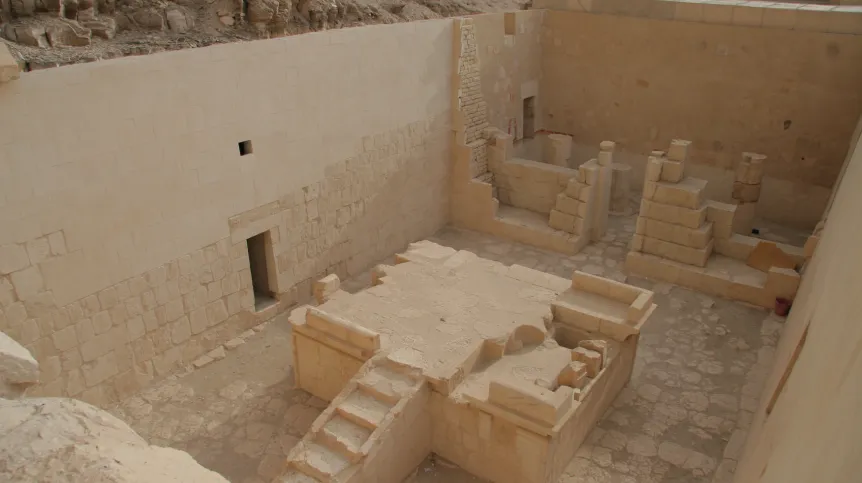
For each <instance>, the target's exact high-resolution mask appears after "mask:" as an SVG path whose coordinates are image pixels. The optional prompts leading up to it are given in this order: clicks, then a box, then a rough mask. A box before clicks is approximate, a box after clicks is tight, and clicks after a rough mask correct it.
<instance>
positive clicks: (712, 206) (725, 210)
mask: <svg viewBox="0 0 862 483" xmlns="http://www.w3.org/2000/svg"><path fill="white" fill-rule="evenodd" d="M735 215H736V205H731V204H729V203H720V202H718V201H712V200H709V201H707V202H706V219H707V220H708V221H710V222H712V233H713V235H714V236H715V237H716V238H721V239H725V238H730V237H731V236H733V217H734V216H735Z"/></svg>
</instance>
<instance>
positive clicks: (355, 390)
mask: <svg viewBox="0 0 862 483" xmlns="http://www.w3.org/2000/svg"><path fill="white" fill-rule="evenodd" d="M423 389H425V390H424V391H423ZM425 401H427V385H426V383H425V380H424V378H422V377H421V376H420V375H415V374H411V373H410V369H409V368H405V367H402V366H399V365H397V364H396V363H394V362H393V361H391V360H389V359H388V358H379V357H378V358H373V359H370V360H369V361H368V362H366V363H365V365H364V366H363V367H362V368H361V369H360V370H359V372H358V373H357V375H356V376H355V377H354V378H353V379H351V380H350V382H348V384H347V385H346V386H345V388H344V389H343V390H342V391H341V393H339V394H338V396H336V397H335V399H333V401H332V403H331V404H330V405H329V407H328V408H327V409H326V410H325V411H324V412H323V413H322V414H321V415H320V416H319V417H318V418H317V420H315V422H314V423H313V424H312V426H311V429H309V431H308V433H307V434H306V435H305V437H304V438H303V439H302V441H300V442H299V443H298V444H297V445H296V447H294V449H293V450H292V451H291V452H290V454H289V455H288V457H287V468H288V470H287V472H286V473H285V474H284V475H282V476H281V477H279V478H277V479H276V480H275V481H276V482H279V483H288V482H291V483H294V482H295V483H313V482H322V483H326V482H333V483H335V482H337V483H346V482H351V483H359V482H365V481H368V482H371V481H375V482H376V481H380V482H381V483H382V482H385V481H392V482H397V481H400V478H403V477H404V476H405V475H400V476H399V475H381V474H379V473H380V470H381V468H380V467H381V466H382V465H380V464H379V463H378V464H374V463H373V460H375V459H377V458H381V459H382V460H386V459H388V458H390V457H392V456H395V457H398V455H397V454H396V455H389V454H378V453H381V449H383V452H384V453H385V452H387V451H390V452H391V448H397V447H398V443H396V444H394V445H393V441H390V440H393V438H396V437H397V436H401V435H402V431H401V430H400V429H399V426H405V425H406V427H408V428H409V426H410V425H411V424H412V423H411V422H410V421H402V419H410V418H411V417H412V416H415V415H416V414H417V408H418V412H420V413H421V412H422V411H423V410H424V404H425ZM411 403H412V404H411ZM408 406H413V407H411V408H408ZM384 447H385V449H384ZM424 456H425V454H422V455H420V456H419V458H420V459H419V460H418V461H416V464H418V463H419V462H420V461H421V458H423V457H424ZM414 466H415V465H414ZM410 469H412V467H411V468H410ZM408 471H409V469H408Z"/></svg>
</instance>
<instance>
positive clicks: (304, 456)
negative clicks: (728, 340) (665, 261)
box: [282, 241, 655, 483]
mask: <svg viewBox="0 0 862 483" xmlns="http://www.w3.org/2000/svg"><path fill="white" fill-rule="evenodd" d="M397 262H398V263H397V264H396V265H394V266H391V267H387V268H386V270H385V276H384V277H382V278H379V279H378V283H377V284H376V285H373V286H372V287H370V288H368V289H366V290H364V291H360V292H357V293H354V294H352V295H350V294H344V295H339V296H338V297H333V298H330V299H329V300H328V301H326V302H324V303H323V304H321V305H320V306H319V307H309V308H307V309H304V310H297V311H295V312H294V314H293V315H292V317H291V323H292V326H293V332H292V336H291V339H292V341H293V345H294V351H295V352H294V371H295V374H296V377H295V380H296V381H297V384H298V386H299V387H301V388H303V389H306V390H308V391H310V392H311V393H312V394H315V395H317V396H318V397H321V398H323V399H326V400H331V401H332V402H331V404H330V405H329V407H328V408H327V409H325V410H324V411H323V413H321V415H320V416H319V417H318V418H317V419H316V420H315V422H314V423H313V424H312V425H311V427H310V429H309V431H308V432H307V433H306V435H305V437H304V438H303V439H302V440H301V441H300V442H299V444H297V446H296V447H294V448H293V450H292V451H291V452H290V454H289V455H288V458H287V460H288V462H287V469H286V473H285V474H284V475H283V476H282V478H287V481H293V480H290V478H294V479H297V478H301V477H302V475H305V476H304V477H314V478H316V479H318V480H321V479H323V480H328V479H336V480H339V481H341V480H343V481H350V482H357V483H358V482H368V483H371V482H397V481H401V480H402V479H403V478H404V476H405V475H407V474H408V473H409V472H410V471H412V470H413V468H414V467H415V466H416V465H417V464H418V463H419V461H421V460H422V459H423V458H424V457H425V456H426V455H427V454H428V453H429V452H432V451H433V452H435V453H437V454H439V455H440V456H442V457H444V458H447V459H449V460H450V461H453V462H454V463H456V464H458V465H460V466H461V467H463V468H464V469H466V470H468V471H470V472H472V473H474V474H475V475H477V476H479V477H482V478H487V479H490V480H492V481H498V482H512V483H514V482H516V481H517V482H528V483H540V482H546V481H553V480H554V479H555V478H557V477H559V476H560V474H561V472H562V470H563V467H564V466H565V461H567V460H568V458H569V457H570V455H571V454H572V453H573V452H574V450H575V449H576V448H577V446H578V445H579V444H580V442H582V441H583V439H584V438H585V437H586V433H587V431H588V430H589V428H591V427H592V426H593V425H595V423H596V421H597V419H598V417H599V416H600V415H601V414H602V413H603V412H604V409H603V408H604V407H606V405H607V404H608V403H609V401H610V398H611V397H613V394H614V393H616V392H618V391H619V390H620V389H621V387H622V385H623V384H624V383H625V380H626V379H627V378H628V375H629V374H630V373H631V369H632V362H633V357H634V351H635V350H636V340H637V334H638V333H639V329H640V327H641V326H642V325H643V323H644V322H645V320H646V319H647V318H648V317H649V316H650V315H651V313H652V310H654V308H655V305H654V304H652V303H651V300H652V298H651V294H650V293H649V292H647V291H645V290H643V289H639V288H636V287H632V286H629V285H626V284H622V283H619V282H614V281H611V280H607V279H603V278H600V277H595V276H592V275H588V274H578V273H576V274H575V277H574V278H573V282H572V283H571V284H570V283H569V282H567V281H566V280H564V279H560V278H558V277H555V276H550V275H546V274H543V273H541V272H537V271H535V270H532V269H528V268H525V267H521V266H518V265H513V266H511V267H506V266H505V265H502V264H500V263H498V262H493V261H490V260H486V259H482V258H478V257H476V256H475V255H474V254H472V253H470V252H466V251H456V250H452V249H449V248H444V247H441V246H438V245H436V244H433V243H431V242H427V241H425V242H419V243H414V244H411V245H410V248H409V249H408V251H407V252H405V253H403V254H400V255H399V256H398V257H397ZM575 281H580V282H579V284H574V282H575ZM584 284H586V285H584ZM570 285H571V287H570ZM575 285H577V287H585V288H589V289H590V290H594V291H596V292H600V294H598V293H593V294H591V295H590V294H587V298H575V299H571V298H569V299H566V300H568V303H571V307H572V308H573V309H574V310H578V311H581V312H590V311H597V312H596V313H598V314H600V317H601V318H603V319H604V320H602V321H600V323H599V326H598V327H596V330H593V331H590V330H585V329H583V328H578V327H577V326H571V325H568V324H569V323H568V322H566V321H565V320H562V319H561V320H559V321H555V320H554V316H553V315H552V313H551V312H552V311H551V302H552V301H553V302H554V303H555V304H556V303H557V302H558V300H557V301H555V299H556V298H557V297H558V296H559V295H560V294H561V293H566V294H572V295H575V294H578V293H582V292H581V291H580V289H577V288H575ZM528 293H529V295H528V296H527V294H528ZM645 294H650V296H649V297H646V298H645V299H644V297H642V295H645ZM525 296H526V297H525ZM616 299H623V300H625V301H626V302H620V301H618V300H616ZM636 301H637V303H632V305H637V304H638V303H639V304H640V305H639V306H641V307H643V306H649V307H648V310H646V311H642V313H643V314H644V315H643V317H641V318H639V320H637V321H636V323H634V324H629V323H628V322H627V310H628V308H629V305H630V302H636ZM584 304H585V305H584ZM596 304H598V305H596ZM503 314H506V315H503ZM614 314H617V315H619V317H616V315H614ZM552 324H557V325H558V327H557V328H556V330H553V331H552V330H551V328H552ZM604 324H611V325H621V326H625V327H626V328H627V329H626V330H627V332H626V333H625V334H622V335H621V334H620V333H618V331H615V330H608V331H607V332H606V331H605V329H606V327H604ZM351 333H359V334H362V333H374V334H379V338H378V339H377V340H378V341H379V344H378V345H377V346H375V347H374V350H372V351H369V352H363V353H359V352H357V350H356V349H358V348H359V347H358V346H357V345H355V344H356V339H354V338H352V337H351ZM552 334H553V336H552ZM352 344H353V345H352ZM466 403H469V405H468V404H466ZM501 431H502V432H505V434H511V435H512V437H513V438H512V439H509V438H500V436H499V434H501V433H500V432H501ZM564 451H565V452H568V454H567V453H564ZM505 454H518V458H504V457H502V456H503V455H505ZM393 461H398V464H393V463H392V462H393ZM504 461H505V463H502V462H504ZM495 462H496V463H495Z"/></svg>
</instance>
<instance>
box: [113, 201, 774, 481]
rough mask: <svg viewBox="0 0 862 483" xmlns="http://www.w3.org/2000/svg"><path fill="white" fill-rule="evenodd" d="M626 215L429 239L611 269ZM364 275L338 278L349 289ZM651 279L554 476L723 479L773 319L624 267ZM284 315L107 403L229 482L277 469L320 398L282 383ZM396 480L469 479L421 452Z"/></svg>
mask: <svg viewBox="0 0 862 483" xmlns="http://www.w3.org/2000/svg"><path fill="white" fill-rule="evenodd" d="M633 229H634V217H626V218H612V219H611V230H610V231H609V233H608V236H607V237H605V239H604V241H602V242H600V243H596V244H593V245H591V246H589V247H587V248H586V249H585V250H584V251H583V252H582V253H580V254H578V255H575V256H571V257H569V256H563V255H560V254H556V253H551V252H546V251H543V250H539V249H535V248H532V247H528V246H524V245H520V244H517V243H512V242H508V241H505V240H501V239H497V238H494V237H490V236H486V235H481V234H478V233H473V232H468V231H461V230H457V229H453V228H445V229H443V230H441V231H440V232H438V233H437V234H436V235H435V236H434V237H432V238H431V239H432V240H433V241H435V242H437V243H441V244H443V245H447V246H451V247H453V248H457V249H466V250H470V251H473V252H474V253H476V254H478V255H479V256H482V257H485V258H491V259H495V260H498V261H501V262H503V263H506V264H513V263H518V264H521V265H525V266H529V267H531V268H535V269H538V270H542V271H545V272H548V273H553V274H556V275H559V276H563V277H569V276H570V274H571V272H572V270H574V269H580V270H584V271H587V272H591V273H596V274H599V275H603V276H608V277H613V278H618V277H623V276H624V274H623V273H622V261H623V258H624V255H625V251H626V248H625V247H626V244H627V243H628V240H629V239H630V237H631V234H632V231H633ZM369 278H370V277H368V276H362V277H358V278H357V279H356V280H351V281H346V282H345V284H344V288H345V289H348V290H350V291H355V290H360V289H362V288H363V287H365V286H367V284H368V281H369ZM628 282H629V283H633V284H635V285H638V286H641V287H645V288H651V289H653V290H655V292H656V302H657V303H658V305H659V308H658V310H657V312H656V313H655V314H654V315H653V317H652V318H651V320H650V322H649V324H647V326H646V327H645V329H644V331H643V333H642V335H641V343H640V347H639V350H638V356H637V360H636V363H635V369H634V373H633V375H632V379H631V381H630V382H629V384H628V386H627V387H626V388H625V389H624V390H623V391H622V392H621V394H620V395H619V397H618V398H617V399H616V401H615V402H614V403H613V406H612V408H611V409H610V410H609V411H608V412H607V413H606V414H605V415H604V417H603V419H602V421H601V422H600V423H599V425H598V427H597V428H596V429H595V430H593V432H592V433H591V435H590V436H589V438H588V440H587V442H586V444H584V445H583V446H582V447H581V449H580V450H579V451H578V453H577V454H576V456H575V457H574V458H573V459H572V461H571V463H570V464H569V466H568V468H567V470H566V473H565V475H563V477H562V478H561V479H560V481H561V482H568V483H574V482H578V483H588V482H596V483H597V482H608V483H624V482H625V483H635V482H637V483H650V482H654V483H658V482H680V483H681V482H711V481H713V479H715V480H714V481H716V482H724V481H728V480H727V478H728V477H729V476H730V475H731V474H732V471H733V468H734V466H735V461H736V458H737V457H738V455H739V452H740V450H741V443H742V442H743V441H744V439H745V432H746V430H747V428H748V425H749V423H750V421H751V417H752V413H753V411H754V410H755V409H756V406H757V399H758V396H759V393H760V390H761V388H762V385H763V383H764V381H765V377H766V375H767V373H768V371H769V368H770V364H771V360H772V355H773V352H774V347H775V344H776V342H777V340H778V336H779V333H780V330H781V327H782V319H779V318H775V317H774V316H770V315H769V314H768V313H767V312H766V311H764V310H761V309H757V308H753V307H750V306H747V305H743V304H740V303H736V302H731V301H727V300H722V299H715V298H712V297H707V296H704V295H701V294H698V293H695V292H692V291H689V290H686V289H683V288H680V287H675V286H671V285H668V284H663V283H653V282H650V281H647V280H644V279H639V278H634V277H629V278H628ZM289 335H290V333H289V325H288V323H287V316H286V314H284V315H281V316H279V317H276V318H275V319H273V320H272V321H270V322H269V323H267V324H265V325H264V326H263V327H260V328H259V331H258V332H257V333H254V334H253V335H250V336H249V337H248V341H247V342H246V343H245V344H243V345H241V346H239V347H237V348H236V349H234V350H232V351H229V352H228V354H227V357H225V358H224V359H222V360H219V361H216V362H214V363H211V364H209V365H207V366H205V367H203V368H201V369H198V370H194V371H191V372H189V373H186V374H183V375H178V376H174V377H171V378H169V379H167V380H164V381H161V382H159V383H157V384H155V385H154V386H152V387H150V388H148V389H147V390H145V391H143V392H142V393H140V394H138V395H136V396H134V397H131V398H129V399H127V400H125V401H124V402H123V403H121V404H120V405H119V406H117V407H116V408H114V409H113V412H114V413H115V414H116V415H118V416H120V417H122V418H123V419H124V420H125V421H127V422H129V424H131V426H132V427H133V428H134V429H135V430H136V431H138V432H139V433H140V434H141V435H142V436H143V437H145V438H146V439H148V440H149V441H150V442H151V443H155V444H160V445H167V446H172V447H176V448H180V449H184V450H186V451H188V452H190V453H191V454H192V456H194V457H195V458H196V459H197V460H198V461H199V462H200V463H201V464H202V465H204V466H206V467H208V468H210V469H213V470H215V471H217V472H219V473H221V474H222V475H224V476H225V477H227V478H228V479H230V480H231V481H232V482H235V483H260V482H266V481H269V480H270V479H271V478H272V477H273V476H275V475H277V474H278V472H279V469H280V467H281V465H282V464H283V461H284V458H285V455H286V454H287V452H288V451H289V450H290V448H291V447H292V446H293V445H294V444H295V443H296V442H297V441H298V440H299V438H300V437H301V436H302V435H303V434H304V433H305V431H306V430H307V428H308V427H309V426H310V425H311V423H312V421H313V420H314V419H315V418H316V417H317V415H318V414H319V413H320V412H321V411H322V409H323V408H324V407H325V406H326V402H324V401H322V400H320V399H318V398H315V397H312V396H310V395H308V394H307V393H305V392H303V391H301V390H298V389H295V388H294V385H293V377H292V374H291V370H290V359H291V356H290V344H289V339H288V338H289ZM408 481H410V482H411V483H432V482H433V483H438V482H439V483H442V482H447V483H467V482H477V481H480V480H479V479H477V478H475V477H473V476H471V475H469V474H467V473H466V472H464V471H462V470H460V469H458V468H456V467H453V466H452V465H451V464H449V463H447V462H444V461H438V460H437V459H436V458H434V457H433V455H432V456H431V457H429V459H428V460H426V462H425V463H424V464H423V465H422V466H421V467H420V468H418V469H417V470H416V472H415V474H414V475H412V476H411V477H410V478H409V479H408Z"/></svg>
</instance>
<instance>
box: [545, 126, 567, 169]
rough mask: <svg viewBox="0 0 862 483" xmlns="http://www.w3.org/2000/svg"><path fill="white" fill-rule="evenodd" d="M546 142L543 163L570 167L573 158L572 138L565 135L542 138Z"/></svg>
mask: <svg viewBox="0 0 862 483" xmlns="http://www.w3.org/2000/svg"><path fill="white" fill-rule="evenodd" d="M542 139H543V140H544V141H545V145H544V150H543V154H544V159H543V161H544V162H546V163H549V164H553V165H556V166H563V167H568V166H569V158H570V157H571V156H572V137H571V136H567V135H565V134H548V135H547V136H545V137H543V138H542Z"/></svg>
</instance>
